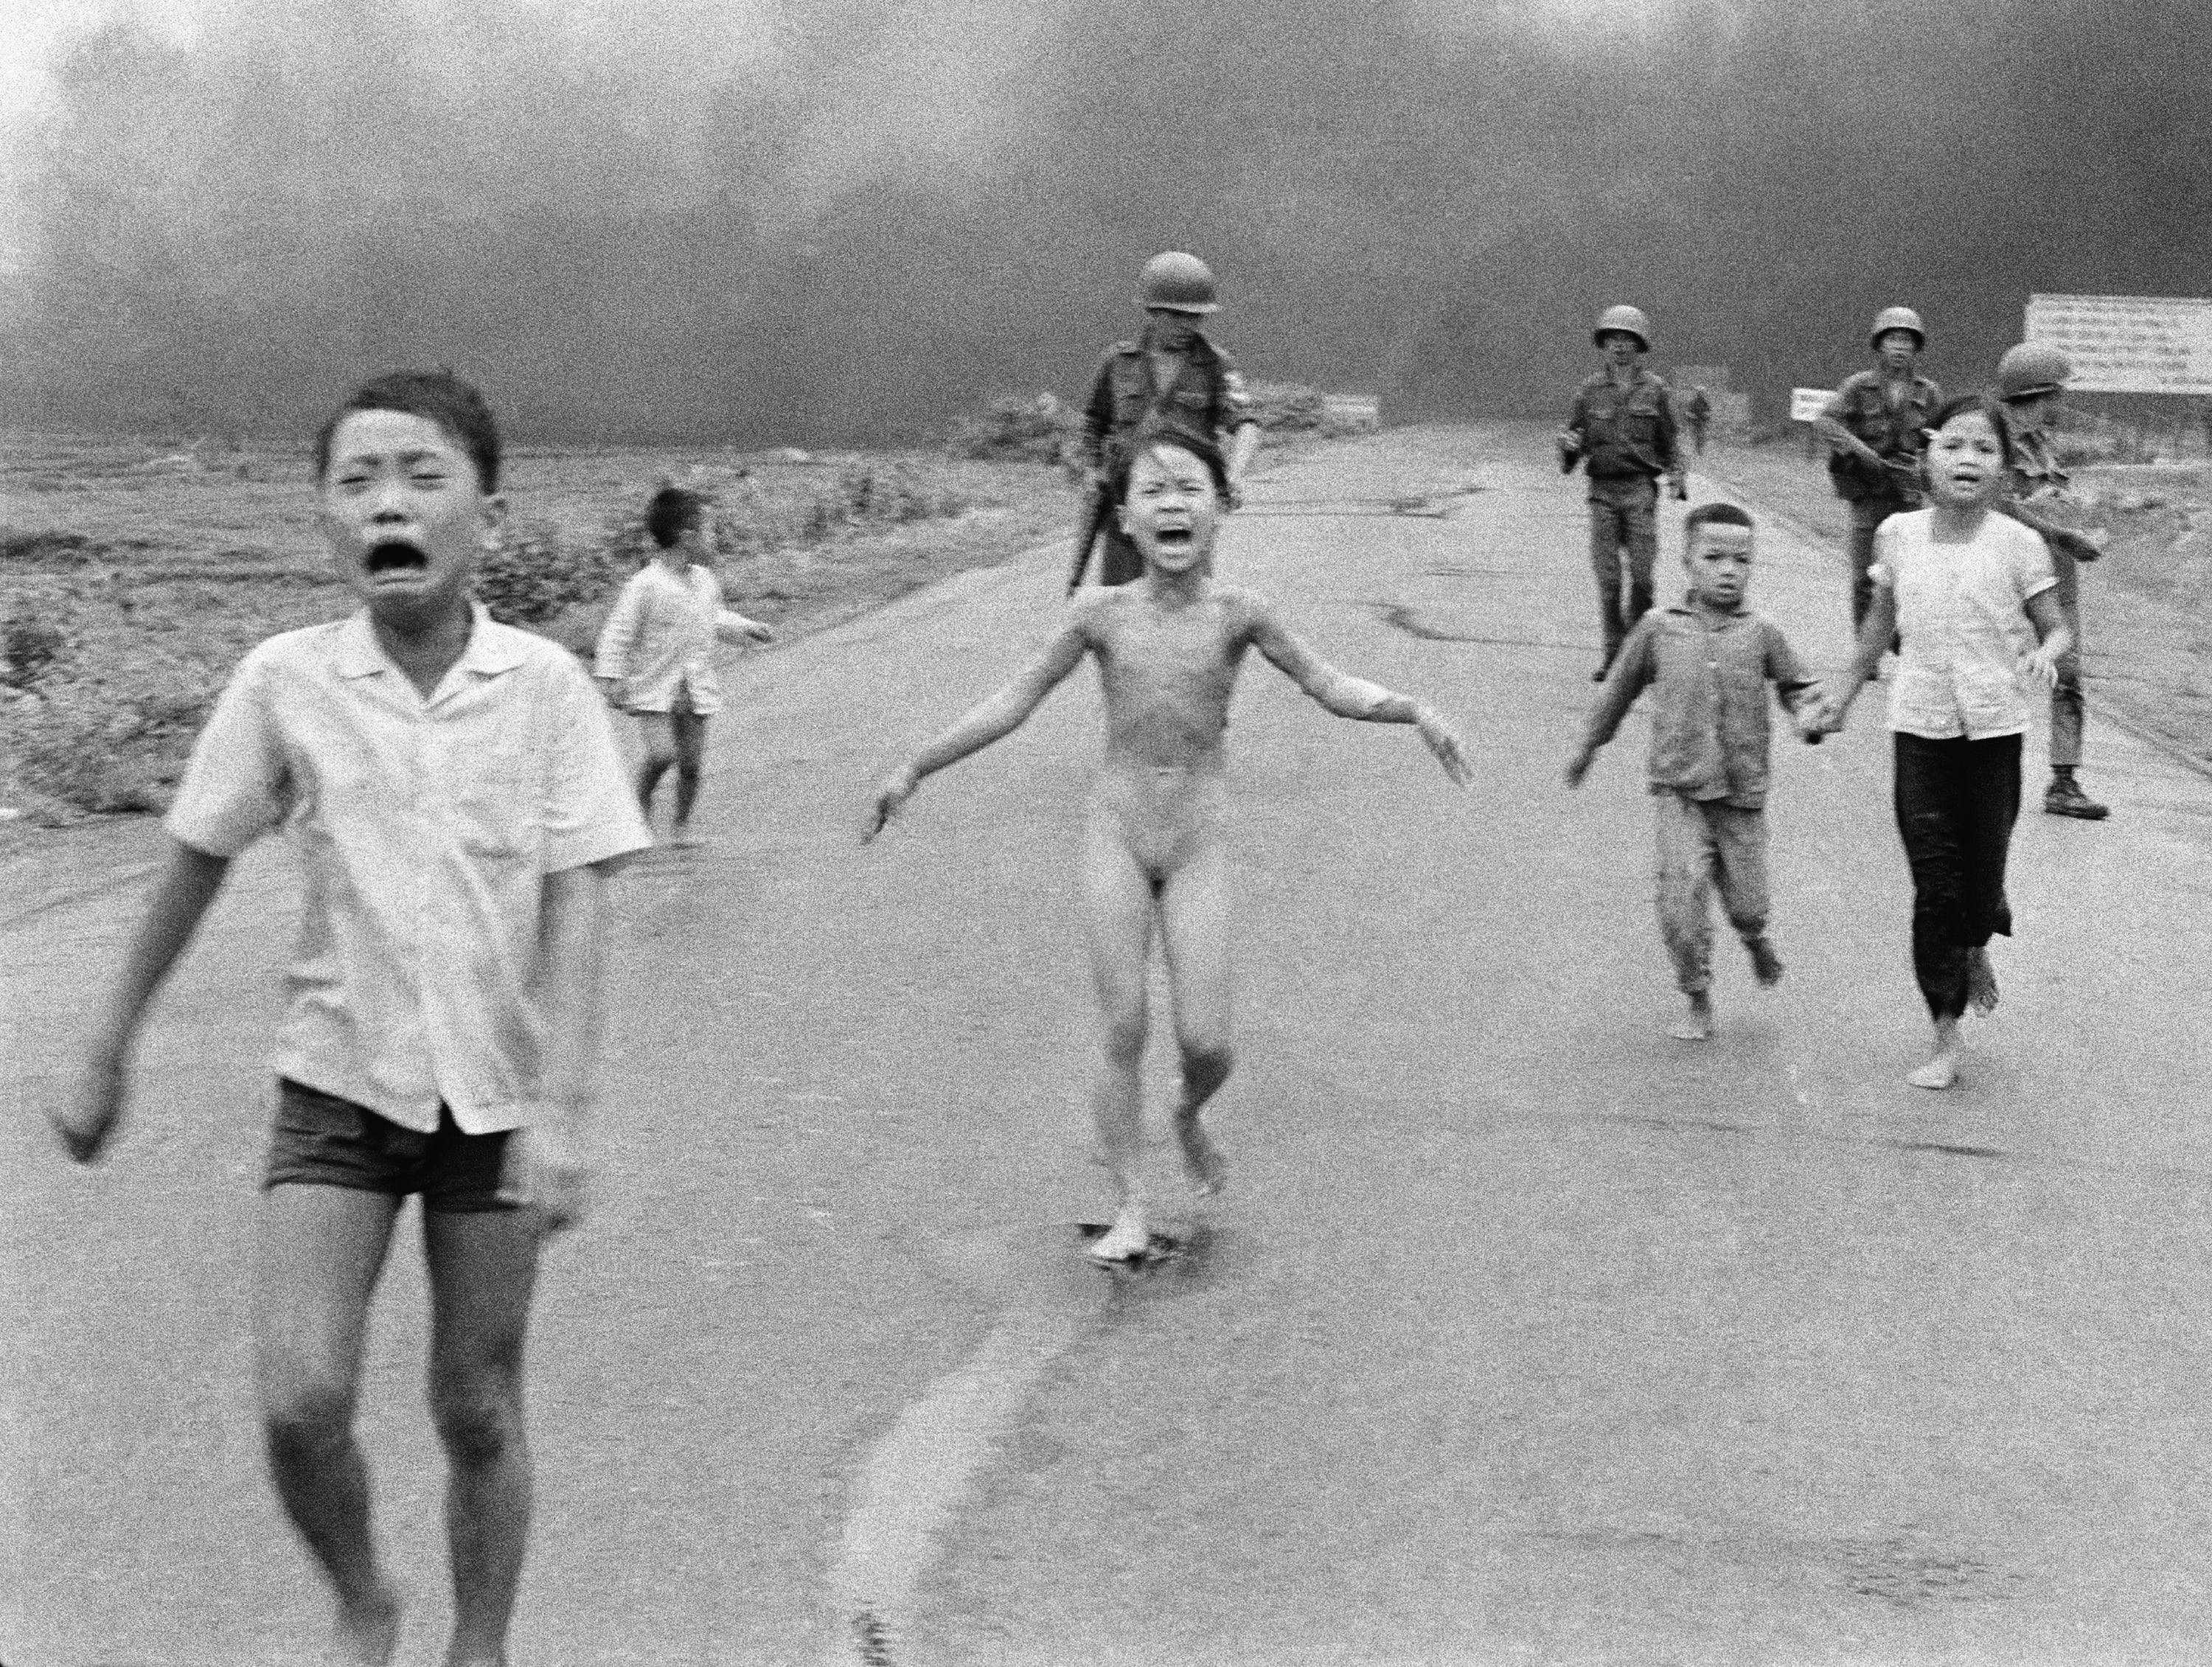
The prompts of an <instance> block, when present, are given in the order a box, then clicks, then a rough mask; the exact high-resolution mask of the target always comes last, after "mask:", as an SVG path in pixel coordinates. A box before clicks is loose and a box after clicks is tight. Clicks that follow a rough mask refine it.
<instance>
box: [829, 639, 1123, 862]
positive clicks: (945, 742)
mask: <svg viewBox="0 0 2212 1667" xmlns="http://www.w3.org/2000/svg"><path fill="white" fill-rule="evenodd" d="M1098 605H1099V603H1098V601H1097V599H1085V600H1083V601H1079V602H1078V603H1076V604H1075V605H1074V606H1073V607H1072V608H1071V609H1069V610H1068V616H1067V624H1066V625H1064V626H1062V627H1061V628H1060V635H1059V636H1055V637H1054V638H1053V640H1052V641H1051V642H1049V643H1048V644H1047V645H1046V646H1045V648H1044V649H1043V651H1042V653H1040V654H1038V655H1037V656H1036V658H1035V659H1034V660H1030V663H1029V664H1028V665H1026V666H1023V667H1022V669H1021V670H1020V671H1018V672H1015V673H1014V675H1013V676H1012V678H1009V679H1008V680H1007V682H1006V684H1005V685H1004V686H1003V687H1002V688H1000V690H999V691H998V692H997V693H995V694H994V695H992V696H990V697H988V698H987V699H985V700H982V701H981V702H978V703H976V704H975V705H974V706H972V707H970V708H969V709H968V711H967V712H966V713H964V714H963V715H962V716H961V717H960V718H959V720H958V721H957V722H955V723H954V724H953V725H952V727H951V728H950V729H947V730H946V731H945V733H943V734H941V735H939V737H938V738H937V739H935V740H933V741H932V742H930V743H929V744H928V745H927V746H925V747H923V748H922V749H921V751H919V752H917V753H915V755H914V756H913V757H911V758H908V760H907V761H906V762H905V763H904V764H901V765H900V766H899V767H898V768H897V769H896V770H893V771H892V772H891V773H890V775H889V776H886V777H884V782H883V785H882V786H881V787H879V788H877V789H876V798H875V803H874V805H873V806H872V808H871V811H870V813H869V818H868V825H867V827H866V830H864V831H863V832H862V833H861V835H860V843H862V844H864V845H865V844H866V843H867V842H868V841H870V840H872V839H873V838H874V837H876V836H877V835H878V834H879V833H881V832H882V831H883V830H884V828H885V827H886V826H887V825H888V824H890V819H891V818H893V817H894V816H896V815H897V814H898V812H899V807H900V806H902V805H904V804H905V803H906V801H907V800H908V799H910V798H912V797H913V796H914V790H915V788H918V787H920V786H921V782H922V778H923V777H924V776H934V775H935V774H936V773H937V772H938V771H939V770H943V769H944V768H945V766H946V765H947V764H958V763H959V762H960V760H962V759H963V758H964V757H967V756H968V755H969V753H971V752H980V751H982V750H983V749H984V748H985V747H987V746H988V745H991V743H992V742H994V741H996V740H1001V739H1004V738H1005V737H1006V736H1008V735H1011V734H1012V733H1014V731H1015V730H1017V729H1018V728H1020V727H1022V724H1023V722H1024V721H1025V720H1026V719H1027V718H1028V717H1029V715H1030V713H1032V712H1034V711H1036V709H1037V707H1038V706H1039V705H1040V704H1041V703H1042V701H1043V700H1044V697H1046V696H1047V695H1049V694H1050V693H1051V692H1052V691H1054V689H1056V688H1057V687H1059V686H1060V682H1061V681H1062V679H1064V678H1066V676H1067V674H1068V673H1069V672H1073V670H1074V669H1075V668H1076V667H1077V666H1079V665H1080V664H1081V663H1082V661H1083V653H1084V650H1085V648H1089V647H1090V645H1091V629H1090V624H1089V619H1090V615H1091V611H1092V610H1093V609H1094V608H1096V607H1097V606H1098Z"/></svg>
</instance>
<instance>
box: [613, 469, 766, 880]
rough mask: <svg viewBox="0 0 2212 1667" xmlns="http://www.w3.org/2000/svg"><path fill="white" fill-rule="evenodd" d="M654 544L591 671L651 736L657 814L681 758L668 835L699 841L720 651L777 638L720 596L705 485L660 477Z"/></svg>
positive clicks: (644, 796)
mask: <svg viewBox="0 0 2212 1667" xmlns="http://www.w3.org/2000/svg"><path fill="white" fill-rule="evenodd" d="M645 526H646V532H647V534H648V535H649V536H650V537H651V538H652V539H653V545H654V548H655V554H654V556H653V560H651V561H650V562H647V563H646V564H645V565H644V566H643V567H642V568H640V569H638V570H637V572H636V573H635V574H633V575H631V576H630V579H629V582H628V583H627V584H625V585H624V586H623V588H622V594H621V595H620V596H619V597H617V599H616V601H615V606H614V611H613V612H612V613H611V614H609V615H608V616H607V623H606V624H605V627H604V628H603V629H602V630H600V632H599V653H598V655H597V657H596V659H595V660H594V661H593V665H592V671H593V673H594V675H596V676H597V677H598V678H599V680H600V681H601V683H603V684H605V685H606V687H607V689H608V691H609V693H610V696H611V697H612V698H613V699H614V701H615V703H616V704H617V705H618V706H621V707H622V708H623V709H624V710H625V711H627V712H628V713H629V715H631V716H632V717H633V718H635V719H636V720H637V727H638V730H639V733H640V735H641V738H642V739H643V740H644V742H645V757H644V761H643V762H642V763H641V764H640V765H639V766H638V772H637V800H638V804H639V806H641V808H642V809H643V810H644V812H645V813H646V814H647V816H651V815H652V813H653V788H656V787H658V786H659V782H660V778H661V776H663V775H665V773H666V772H667V770H668V767H669V766H670V765H671V764H673V765H675V766H676V820H675V824H674V826H673V828H672V829H671V843H673V844H676V845H678V846H685V845H690V844H692V843H696V842H695V841H694V840H693V838H692V837H691V811H692V807H693V806H694V805H696V803H697V802H698V798H699V782H700V777H701V776H702V773H703V770H704V766H705V761H706V756H707V720H708V718H709V717H711V716H712V715H714V714H715V713H716V712H719V711H720V710H721V709H722V685H721V684H720V680H719V679H717V678H716V677H715V675H714V644H715V642H717V641H720V642H772V641H774V639H775V630H774V629H773V628H771V627H769V626H768V625H764V624H762V623H761V622H760V621H759V620H757V619H748V618H745V617H744V615H743V614H741V613H735V612H732V611H731V610H729V609H728V608H726V607H724V606H723V605H722V581H721V577H720V575H718V574H717V573H716V572H715V571H714V567H713V565H712V563H713V561H714V517H713V514H712V505H711V503H710V502H709V501H708V499H707V498H706V497H705V496H703V495H702V494H701V493H698V492H694V491H690V490H686V489H685V488H684V487H681V486H677V485H673V484H664V485H663V486H662V487H661V488H660V490H659V491H657V492H655V493H654V494H653V499H652V502H649V503H647V506H646V510H645Z"/></svg>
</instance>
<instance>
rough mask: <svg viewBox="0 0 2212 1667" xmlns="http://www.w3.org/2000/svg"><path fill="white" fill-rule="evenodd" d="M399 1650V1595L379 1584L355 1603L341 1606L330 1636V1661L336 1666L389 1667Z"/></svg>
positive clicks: (340, 1604) (388, 1587)
mask: <svg viewBox="0 0 2212 1667" xmlns="http://www.w3.org/2000/svg"><path fill="white" fill-rule="evenodd" d="M398 1647H399V1594H398V1592H397V1591H393V1590H392V1588H391V1587H390V1586H386V1585H380V1586H378V1587H377V1588H376V1589H375V1590H374V1591H372V1592H370V1593H369V1594H368V1596H366V1597H362V1599H360V1600H359V1601H358V1602H356V1603H343V1602H341V1603H339V1604H338V1618H337V1626H336V1627H333V1628H332V1629H331V1660H332V1661H334V1662H335V1663H337V1667H387V1664H388V1663H389V1662H390V1661H391V1659H392V1652H393V1651H395V1650H396V1649H398Z"/></svg>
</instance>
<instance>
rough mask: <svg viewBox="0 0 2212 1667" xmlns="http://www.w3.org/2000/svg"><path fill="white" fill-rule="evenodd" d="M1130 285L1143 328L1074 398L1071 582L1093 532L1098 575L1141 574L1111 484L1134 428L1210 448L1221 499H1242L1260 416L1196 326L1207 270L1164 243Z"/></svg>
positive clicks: (1207, 293)
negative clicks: (1079, 512)
mask: <svg viewBox="0 0 2212 1667" xmlns="http://www.w3.org/2000/svg"><path fill="white" fill-rule="evenodd" d="M1139 284H1140V287H1141V289H1142V293H1141V294H1140V295H1139V297H1138V304H1139V306H1141V307H1143V308H1144V309H1145V313H1146V319H1145V332H1144V334H1143V335H1142V336H1140V337H1139V338H1138V339H1137V340H1135V341H1133V342H1116V343H1115V344H1114V347H1113V350H1111V351H1110V352H1109V353H1108V354H1107V356H1106V362H1105V363H1103V365H1101V366H1099V368H1098V375H1097V380H1095V381H1093V382H1092V383H1091V398H1090V399H1089V401H1088V402H1087V403H1086V404H1085V406H1084V411H1083V461H1084V465H1085V473H1086V475H1087V477H1088V482H1089V490H1090V501H1089V503H1088V504H1087V506H1086V507H1085V514H1084V518H1083V525H1082V527H1081V529H1080V530H1079V532H1078V534H1077V538H1076V550H1075V566H1074V569H1073V571H1072V572H1071V573H1070V574H1069V575H1068V580H1067V587H1068V589H1069V590H1071V591H1073V589H1074V588H1075V587H1077V586H1078V585H1079V584H1081V583H1082V582H1083V570H1084V568H1085V565H1086V564H1087V563H1089V561H1090V558H1091V544H1092V542H1093V541H1094V539H1095V540H1097V541H1098V542H1102V543H1103V544H1104V545H1105V546H1106V552H1105V557H1104V559H1103V561H1102V562H1101V563H1099V572H1098V578H1099V582H1100V583H1102V584H1107V585H1126V584H1127V583H1128V582H1129V581H1131V580H1133V579H1135V578H1138V577H1139V576H1140V575H1142V574H1143V573H1144V570H1145V563H1144V558H1143V557H1141V556H1139V555H1138V553H1137V547H1136V546H1135V545H1133V544H1132V543H1130V541H1129V538H1128V535H1127V533H1125V532H1122V531H1121V514H1120V511H1121V504H1120V502H1119V501H1118V500H1117V499H1116V498H1115V494H1114V490H1113V487H1112V484H1111V483H1112V482H1113V481H1114V480H1115V479H1116V478H1124V477H1126V475H1127V467H1126V465H1127V460H1128V459H1129V457H1130V456H1131V454H1132V452H1133V441H1134V440H1135V438H1136V435H1137V432H1138V430H1139V429H1144V430H1146V432H1147V433H1148V434H1150V435H1159V436H1161V437H1169V436H1173V435H1181V436H1182V438H1184V439H1187V440H1194V441H1200V442H1201V443H1202V444H1203V445H1204V446H1205V447H1206V448H1207V449H1209V450H1211V449H1214V448H1217V447H1218V448H1219V449H1220V450H1221V451H1222V452H1223V453H1225V455H1226V457H1227V459H1228V465H1229V504H1230V507H1231V508H1236V507H1237V505H1238V504H1239V503H1241V502H1243V479H1244V472H1245V470H1246V469H1247V468H1248V467H1249V465H1250V464H1251V461H1252V454H1253V453H1255V452H1256V451H1257V450H1259V448H1260V424H1259V422H1258V420H1257V419H1256V418H1255V417H1254V416H1253V414H1252V401H1251V398H1250V397H1249V395H1247V394H1246V392H1244V379H1243V377H1242V376H1240V375H1238V374H1237V367H1236V365H1235V364H1233V363H1232V362H1231V360H1230V358H1229V356H1228V355H1227V354H1225V353H1224V352H1223V351H1222V350H1220V349H1219V348H1218V347H1216V346H1215V345H1214V344H1213V343H1212V341H1211V340H1209V339H1208V338H1206V335H1205V334H1204V333H1203V332H1200V329H1199V325H1200V321H1201V320H1202V319H1205V318H1206V315H1207V314H1208V313H1212V312H1214V311H1216V310H1217V308H1218V303H1217V302H1216V301H1215V300H1214V287H1213V273H1212V271H1211V270H1210V269H1209V268H1208V267H1207V266H1206V263H1205V262H1204V261H1202V260H1200V259H1199V258H1198V257H1197V256H1196V255H1189V254H1184V253H1182V252H1179V251H1176V250H1170V251H1169V252H1166V253H1165V254H1158V255H1154V256H1153V257H1152V259H1150V260H1148V261H1146V263H1145V271H1144V275H1143V277H1141V279H1140V280H1139Z"/></svg>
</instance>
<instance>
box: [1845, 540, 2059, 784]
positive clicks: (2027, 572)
mask: <svg viewBox="0 0 2212 1667" xmlns="http://www.w3.org/2000/svg"><path fill="white" fill-rule="evenodd" d="M1934 513H1935V512H1934V511H1932V510H1928V509H1916V510H1912V511H1910V512H1908V513H1906V514H1902V515H1892V516H1891V517H1890V518H1889V519H1888V520H1886V521H1884V522H1883V523H1882V524H1881V526H1880V527H1879V528H1878V529H1877V530H1876V532H1875V558H1874V564H1873V566H1872V567H1871V568H1870V569H1869V576H1870V577H1871V578H1872V579H1873V580H1874V581H1875V583H1876V584H1878V585H1886V586H1887V587H1890V589H1891V591H1892V592H1893V593H1894V594H1895V596H1896V598H1897V624H1898V630H1899V634H1900V636H1902V638H1903V647H1902V649H1901V650H1900V652H1899V655H1898V665H1897V678H1896V681H1895V682H1894V683H1893V684H1891V686H1890V693H1889V727H1891V728H1892V729H1896V730H1902V731H1903V732H1904V733H1906V734H1908V735H1919V736H1923V737H1925V738H1926V739H1929V740H1935V741H1942V740H1950V739H1955V738H1957V737H1960V736H1965V737H1966V738H1967V739H1971V740H1977V741H1979V740H1986V739H1991V738H1994V737H1996V736H2000V735H2017V734H2019V733H2021V732H2022V731H2023V730H2025V729H2026V728H2027V696H2026V694H2025V693H2024V692H2023V691H2022V690H2021V681H2020V660H2021V655H2023V654H2027V653H2028V652H2029V651H2030V650H2031V649H2033V648H2034V647H2035V627H2034V624H2033V622H2032V621H2031V620H2030V619H2029V618H2028V617H2027V602H2028V599H2029V598H2030V597H2033V596H2038V595H2040V594H2041V593H2043V592H2045V591H2046V590H2049V589H2050V588H2051V587H2052V586H2053V585H2055V584H2057V582H2058V581H2057V577H2056V575H2054V574H2053V573H2052V571H2051V551H2050V549H2049V547H2048V546H2047V545H2045V543H2044V542H2043V538H2042V536H2041V535H2040V534H2039V533H2037V532H2032V531H2031V530H2030V529H2028V528H2027V527H2025V526H2021V524H2020V523H2019V522H2018V521H2016V520H2011V519H2010V518H2009V517H2007V516H2004V515H1998V514H1990V515H1988V516H1986V517H1984V520H1983V521H1982V525H1981V526H1980V528H1979V529H1978V531H1977V532H1975V534H1974V536H1973V537H1972V538H1970V539H1968V540H1966V542H1965V543H1963V544H1938V543H1936V542H1935V541H1934V539H1933V538H1930V536H1929V533H1930V531H1931V527H1932V523H1933V517H1934Z"/></svg>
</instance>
